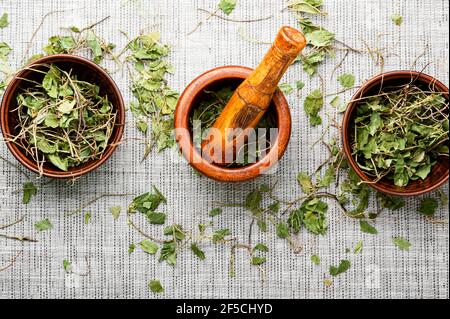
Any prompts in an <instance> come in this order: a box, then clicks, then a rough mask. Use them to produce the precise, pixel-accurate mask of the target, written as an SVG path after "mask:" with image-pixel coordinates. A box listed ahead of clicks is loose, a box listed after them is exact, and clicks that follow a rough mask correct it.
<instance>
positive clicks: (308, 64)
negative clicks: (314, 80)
mask: <svg viewBox="0 0 450 319" xmlns="http://www.w3.org/2000/svg"><path fill="white" fill-rule="evenodd" d="M325 55H326V54H325V52H323V51H320V50H319V51H312V52H309V53H307V54H305V55H301V56H299V58H298V59H299V61H301V63H302V67H303V70H304V71H305V72H306V73H307V74H308V75H309V76H313V75H314V74H315V73H316V72H317V68H318V66H319V65H320V64H321V63H322V62H323V61H324V60H325Z"/></svg>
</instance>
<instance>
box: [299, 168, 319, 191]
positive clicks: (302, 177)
mask: <svg viewBox="0 0 450 319" xmlns="http://www.w3.org/2000/svg"><path fill="white" fill-rule="evenodd" d="M297 181H298V182H299V183H300V187H301V189H302V192H303V193H306V194H311V193H312V192H314V191H315V190H316V188H315V187H314V184H313V183H312V181H311V176H309V175H308V173H304V172H300V173H298V175H297Z"/></svg>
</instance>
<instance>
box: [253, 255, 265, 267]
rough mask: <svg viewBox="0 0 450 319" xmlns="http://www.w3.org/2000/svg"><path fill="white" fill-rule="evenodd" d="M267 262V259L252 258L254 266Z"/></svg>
mask: <svg viewBox="0 0 450 319" xmlns="http://www.w3.org/2000/svg"><path fill="white" fill-rule="evenodd" d="M265 262H266V257H252V265H255V266H259V265H262V264H264V263H265Z"/></svg>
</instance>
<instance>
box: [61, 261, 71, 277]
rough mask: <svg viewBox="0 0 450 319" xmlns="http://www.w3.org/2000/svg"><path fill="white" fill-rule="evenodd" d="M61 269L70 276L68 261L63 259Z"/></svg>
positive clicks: (69, 263)
mask: <svg viewBox="0 0 450 319" xmlns="http://www.w3.org/2000/svg"><path fill="white" fill-rule="evenodd" d="M63 268H64V271H65V272H66V273H67V274H70V273H71V272H72V263H71V262H70V261H68V260H67V259H64V260H63Z"/></svg>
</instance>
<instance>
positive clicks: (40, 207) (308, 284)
mask: <svg viewBox="0 0 450 319" xmlns="http://www.w3.org/2000/svg"><path fill="white" fill-rule="evenodd" d="M217 2H218V1H217V0H190V1H185V0H140V1H139V0H129V1H125V0H124V1H112V0H100V1H93V0H85V1H81V0H80V1H62V0H60V1H57V0H24V1H17V0H3V1H0V15H1V14H2V13H3V12H8V13H9V16H10V26H8V27H7V28H5V29H1V30H0V41H5V42H7V43H9V44H10V45H11V47H12V48H13V49H14V52H13V54H12V56H11V59H10V60H11V62H12V64H13V65H14V66H15V67H17V66H19V64H20V63H19V62H20V60H21V59H22V54H23V52H24V50H25V48H26V46H27V42H28V41H29V39H30V37H31V35H32V33H33V30H34V29H35V28H36V27H37V25H38V24H39V21H40V19H41V17H42V16H43V15H44V14H46V13H47V12H50V11H55V10H64V11H63V12H59V13H54V14H51V15H49V16H48V18H47V19H46V20H45V21H44V24H43V26H42V29H41V30H40V31H39V32H38V33H37V35H36V38H35V41H34V44H33V47H32V49H31V50H30V55H31V54H32V53H38V52H40V50H41V48H42V47H43V46H44V45H45V43H46V42H47V39H48V37H49V36H51V35H55V34H59V33H61V32H63V31H62V30H61V29H60V28H61V27H67V26H71V25H77V26H84V25H88V24H90V23H92V22H95V21H98V20H101V19H102V18H104V17H106V16H111V17H110V19H109V20H107V21H105V22H104V23H102V24H101V25H99V26H98V27H96V30H97V31H98V33H99V34H100V35H102V36H103V37H104V38H106V39H108V40H110V41H111V42H113V43H116V44H117V45H118V46H119V47H121V46H123V45H125V43H126V41H127V40H126V38H125V37H124V36H123V35H122V34H121V33H120V32H119V30H123V31H125V32H127V33H128V34H129V35H130V36H135V35H136V34H138V32H139V31H140V30H142V29H145V30H148V29H151V30H159V31H160V32H161V34H162V41H163V42H164V43H169V44H171V45H172V46H173V53H172V54H171V56H170V61H171V63H172V64H173V65H174V66H175V68H176V72H175V74H174V75H173V76H171V77H170V79H169V82H170V85H171V86H172V87H173V88H174V89H176V90H179V91H180V92H181V91H182V90H183V89H184V87H185V86H186V85H187V84H188V83H189V82H190V81H191V80H192V79H193V78H194V77H196V76H197V75H199V74H200V73H202V72H204V71H206V70H208V69H211V68H214V67H217V66H221V65H230V64H233V65H244V66H250V67H254V66H255V65H256V64H257V63H258V61H259V60H260V59H261V57H262V56H263V54H264V53H265V50H266V49H267V46H265V45H259V44H255V43H251V42H249V41H247V40H245V39H243V38H242V37H241V36H240V35H239V33H238V30H239V32H241V33H246V34H249V35H250V36H251V37H254V38H256V39H258V40H261V41H266V42H267V41H271V40H272V39H273V37H274V36H275V34H276V32H277V30H278V29H279V27H280V26H282V25H292V26H295V25H296V22H295V19H294V18H293V17H292V16H291V14H290V13H288V12H287V11H282V9H283V3H284V1H282V0H238V6H237V8H236V10H235V11H234V12H233V14H232V16H231V17H232V18H234V19H250V18H259V17H264V16H271V15H273V18H272V19H270V20H267V21H262V22H257V23H247V24H242V23H241V24H240V23H233V22H227V21H223V20H220V19H217V18H214V17H213V18H211V19H209V20H208V21H207V22H205V23H204V25H203V26H202V27H201V28H199V30H197V32H196V33H194V34H192V35H191V36H189V37H187V36H186V34H187V33H189V32H190V31H191V30H192V29H193V28H194V27H195V25H196V23H197V22H198V21H200V20H202V19H204V18H205V17H206V15H205V14H204V13H201V12H198V11H197V10H196V8H205V9H209V10H214V8H215V6H216V5H217ZM324 10H325V11H327V12H329V15H328V16H327V17H314V18H313V19H314V20H315V21H318V23H321V24H322V25H324V26H325V27H326V28H327V29H329V30H332V31H333V32H335V33H336V34H337V38H338V39H339V40H340V41H343V42H345V43H346V44H348V45H350V46H352V47H356V48H363V44H362V40H365V41H366V42H367V43H368V44H369V45H371V46H375V45H376V42H377V36H378V35H379V34H384V35H383V36H380V39H381V40H380V41H381V43H380V44H379V46H380V47H384V46H388V47H390V49H388V50H387V53H388V57H387V60H386V67H385V69H386V70H394V69H409V68H411V65H412V63H413V61H414V59H415V57H416V56H418V55H419V54H420V53H421V52H422V51H423V49H424V47H425V45H426V44H429V49H428V50H427V51H426V54H425V56H424V57H422V58H420V59H419V60H418V62H417V65H416V66H415V69H418V70H421V69H422V68H423V67H424V66H425V65H426V64H427V62H432V64H431V65H430V66H429V67H428V68H427V69H426V73H428V74H431V75H433V76H436V77H437V78H439V79H440V80H441V81H443V82H444V83H445V84H447V85H448V83H449V73H448V67H449V60H448V59H449V27H448V25H449V3H448V1H447V0H403V1H401V0H393V1H391V0H386V1H383V0H369V1H359V0H326V1H325V6H324ZM397 12H398V13H400V14H401V15H403V16H404V22H403V24H402V26H401V27H398V26H395V25H394V24H393V23H392V21H391V20H390V16H391V15H392V14H393V13H397ZM342 56H343V53H342V52H337V56H336V58H334V59H328V60H327V63H326V64H324V65H323V66H321V67H320V68H319V73H320V74H322V75H323V76H324V78H325V79H326V81H325V83H326V92H329V93H330V92H335V91H336V90H339V86H338V84H337V81H336V76H335V77H334V78H333V79H331V80H330V75H331V73H332V70H333V68H334V67H335V65H336V64H337V63H338V62H339V60H340V59H341V58H342ZM344 70H345V72H348V73H353V74H355V75H356V78H357V81H358V83H360V82H362V81H364V80H366V79H368V78H369V77H371V76H373V75H375V74H376V73H377V72H378V71H379V69H378V67H377V66H375V65H374V63H373V62H372V61H371V60H370V57H369V56H368V55H367V54H361V55H358V54H353V53H351V54H350V55H349V56H348V58H347V59H346V60H345V62H344V63H343V65H342V67H341V68H340V69H338V70H337V72H336V73H337V75H339V74H340V73H343V72H344ZM113 77H114V79H115V80H116V81H117V83H118V85H119V87H120V88H121V90H122V93H123V95H124V98H125V100H126V102H127V103H128V102H130V101H131V100H132V97H131V94H130V90H129V82H128V81H129V79H128V78H127V77H126V76H122V75H121V74H114V75H113ZM296 80H302V81H304V82H305V83H306V87H305V88H304V89H303V91H302V92H303V93H302V94H303V97H302V98H298V97H297V96H296V95H295V94H292V95H290V96H289V97H288V100H289V102H290V106H291V110H292V116H293V132H292V137H291V142H290V144H289V148H288V151H287V153H286V155H285V156H284V158H283V159H282V161H281V163H280V165H279V167H278V170H277V172H276V173H275V174H273V175H269V176H264V177H261V178H259V179H257V180H256V181H252V182H247V183H242V184H233V185H230V184H220V183H217V182H213V181H211V180H208V179H206V178H204V177H203V178H200V177H198V176H197V175H195V174H194V173H193V172H192V170H191V169H190V168H189V167H188V165H187V164H186V163H185V161H184V160H181V161H177V160H172V159H171V155H170V153H169V152H166V153H163V154H152V155H151V157H150V158H149V159H148V160H146V161H145V162H143V163H141V162H140V157H141V154H142V146H141V145H140V144H138V143H136V142H133V141H128V142H126V143H125V144H124V145H122V146H121V147H120V148H119V149H118V150H117V152H116V153H115V154H114V156H113V157H112V159H111V160H109V161H108V162H107V164H106V165H104V166H103V167H101V168H100V169H98V170H97V171H95V172H93V173H91V174H89V175H88V176H86V177H83V178H81V179H79V180H77V181H76V182H75V183H74V184H73V185H72V184H67V183H65V182H61V181H59V182H53V183H51V184H48V185H46V186H45V187H44V189H42V190H39V192H38V195H37V196H36V197H35V198H33V199H32V201H31V203H30V204H29V205H23V204H21V196H20V194H18V193H15V192H14V191H15V190H17V189H20V188H21V186H22V184H23V182H24V179H23V177H22V176H21V175H20V174H19V173H18V172H17V170H16V169H15V168H12V167H11V166H9V165H7V164H6V163H4V162H3V161H0V224H6V223H8V222H11V221H13V220H15V219H17V218H18V217H20V216H24V217H25V220H24V222H23V223H21V224H18V225H16V226H14V227H11V228H9V229H7V230H5V231H4V232H7V233H11V234H26V235H31V236H33V237H35V238H37V239H38V240H39V242H38V243H25V244H21V243H19V242H16V241H11V240H5V239H3V238H0V268H1V267H2V266H3V265H6V264H7V263H8V261H9V260H10V259H11V257H12V256H13V255H14V254H15V253H16V252H17V251H19V250H21V249H23V254H22V255H21V256H19V258H18V259H17V261H16V263H15V265H14V266H13V267H11V268H10V269H8V270H7V271H4V272H1V273H0V297H1V298H50V297H52V298H219V297H222V298H358V297H366V298H414V297H418V298H448V297H449V281H448V273H449V268H448V267H449V266H448V265H449V231H448V225H434V224H431V223H429V222H426V221H425V220H424V218H423V217H422V216H420V215H419V214H418V213H417V207H418V205H419V202H420V198H410V199H408V200H407V205H406V207H405V208H404V209H402V210H401V211H398V212H396V213H395V214H391V213H389V212H387V213H384V214H383V215H382V216H381V217H380V218H379V219H377V221H376V227H377V229H378V231H379V235H378V236H373V235H367V234H363V233H361V232H360V230H359V225H358V223H357V222H356V221H354V220H351V219H348V218H345V217H343V216H342V214H341V213H340V211H339V210H338V209H337V208H336V207H335V206H334V205H333V204H332V203H330V210H329V219H330V229H329V231H328V234H327V235H326V236H322V237H316V236H313V235H310V234H308V233H306V232H305V231H302V233H301V235H300V240H301V242H302V244H303V245H304V251H303V252H302V253H301V254H300V255H294V254H293V253H292V251H291V250H290V248H289V245H288V244H287V243H286V241H285V240H281V239H278V238H276V235H275V232H274V231H273V229H271V230H270V231H269V232H268V233H267V234H264V235H262V234H260V233H259V231H257V230H256V229H255V230H254V232H253V241H254V242H259V241H261V242H264V243H266V244H267V245H268V246H269V248H270V252H269V253H268V254H267V259H268V261H267V263H266V264H265V265H264V268H265V270H266V277H267V278H266V281H265V282H264V283H261V281H260V276H259V272H258V270H257V269H256V268H255V267H252V266H250V265H249V262H248V256H247V255H246V253H245V252H244V251H238V253H237V256H236V277H235V278H230V276H229V274H228V260H229V255H230V251H229V247H226V248H225V247H224V246H223V245H218V246H213V245H207V246H206V247H205V251H206V255H207V259H206V260H205V261H200V260H198V258H196V257H195V256H193V255H192V254H191V253H190V252H189V251H186V252H183V253H181V254H180V255H179V257H178V263H177V265H176V267H175V268H173V267H171V266H168V265H167V264H165V263H158V261H157V260H156V257H155V256H150V255H147V254H144V253H143V252H142V251H140V250H139V249H137V251H136V252H135V253H134V254H132V255H131V256H129V255H128V252H127V251H128V245H129V244H130V243H133V242H134V243H138V242H139V241H140V240H142V237H141V236H140V235H139V234H138V233H136V232H135V231H133V230H132V229H131V228H130V227H129V226H128V225H127V223H126V219H125V216H124V214H122V216H121V217H120V218H119V220H117V221H114V220H113V219H112V217H111V214H110V213H109V211H108V209H109V207H111V206H114V205H121V206H123V207H126V205H127V203H128V202H129V201H130V200H131V199H130V198H128V199H126V198H113V199H102V200H100V201H98V202H96V203H94V204H93V205H91V206H90V207H89V208H88V209H86V211H89V212H91V214H92V218H91V221H90V223H89V224H88V225H85V224H84V220H83V215H76V216H71V217H65V216H64V213H65V212H67V211H70V210H73V209H76V208H78V207H79V205H80V204H81V203H82V202H86V201H87V200H89V199H91V198H93V197H95V196H98V195H101V194H104V193H124V192H126V193H135V194H139V193H142V192H144V191H148V190H150V188H151V185H156V186H158V187H159V188H160V189H161V191H162V192H163V193H164V194H166V195H167V198H168V205H167V206H164V207H162V209H161V210H162V211H165V212H167V214H168V221H167V223H172V222H176V223H178V224H181V225H183V226H184V227H185V228H186V229H195V228H196V225H197V224H198V223H199V222H202V221H203V222H205V221H208V220H210V217H208V215H207V213H208V211H209V210H210V209H211V208H213V207H214V202H235V201H242V200H243V198H244V196H245V195H246V194H247V193H248V191H249V190H251V189H253V188H255V187H257V186H258V185H260V184H262V183H274V182H275V181H276V180H278V186H277V191H276V193H277V194H278V196H280V197H282V198H285V199H292V198H295V197H296V196H298V195H299V194H300V190H299V187H298V185H297V182H296V175H297V173H298V172H299V171H313V170H314V169H315V168H316V167H317V166H318V165H319V164H320V163H321V162H322V161H323V160H324V159H325V156H326V152H325V151H324V149H323V148H322V146H321V145H320V144H319V145H316V146H314V147H313V146H312V145H313V142H314V141H315V140H317V139H318V138H319V136H320V134H321V128H322V127H324V126H321V127H319V128H311V127H310V126H309V124H308V120H307V119H306V117H305V115H304V113H303V111H302V108H303V107H302V101H303V98H304V95H305V94H306V93H307V92H310V91H311V90H312V89H315V88H317V87H318V86H319V85H320V82H319V78H318V77H314V78H313V79H309V77H308V76H307V75H306V74H305V73H304V72H303V71H302V70H301V67H300V66H293V67H291V68H290V69H289V70H288V72H287V75H286V76H285V79H284V80H283V81H284V82H290V83H293V82H294V81H296ZM350 96H351V92H348V94H347V95H346V96H345V98H347V99H348V98H349V97H350ZM327 108H328V107H327ZM128 124H129V125H128V126H127V128H126V131H125V136H126V137H133V136H139V135H138V134H139V133H138V132H137V131H135V129H134V128H133V125H132V120H131V115H130V116H129V117H128ZM330 136H331V135H330ZM0 155H1V156H3V157H6V158H8V159H9V160H11V161H15V159H14V158H13V157H12V155H11V154H10V153H9V151H8V150H7V148H6V146H5V145H4V144H3V143H2V144H1V146H0ZM41 182H45V180H44V181H37V183H38V184H40V183H41ZM444 191H446V192H448V186H445V187H444ZM371 209H375V208H374V207H371ZM448 212H449V211H448V206H446V207H444V208H441V209H440V212H439V214H438V216H437V217H438V218H441V219H448ZM136 217H137V216H136ZM44 218H49V219H50V220H51V221H52V223H53V224H54V229H53V230H51V231H45V232H42V233H37V232H36V231H35V229H34V226H33V225H34V223H35V222H36V221H39V220H42V219H44ZM250 220H251V218H250V216H249V214H248V213H247V212H244V211H243V210H242V209H239V208H227V209H224V213H223V214H222V215H221V216H218V217H215V218H214V219H213V222H214V227H215V228H229V229H230V230H231V232H232V233H233V234H234V235H235V236H237V237H238V238H239V239H241V241H245V240H246V238H247V236H248V228H249V224H250ZM141 227H143V228H144V229H145V230H146V231H147V232H149V233H152V234H154V235H155V236H161V229H162V227H160V226H150V225H147V224H146V222H145V221H144V220H142V224H141ZM393 236H402V237H404V238H406V239H408V240H409V241H410V242H411V243H412V248H411V251H409V252H404V251H401V250H399V249H398V248H396V247H394V246H393V244H392V242H391V237H393ZM359 240H363V241H364V248H363V252H362V254H360V255H352V254H346V253H345V249H346V248H353V247H354V246H355V244H356V243H357V242H358V241H359ZM313 253H317V254H319V255H320V256H321V259H322V266H313V265H312V263H311V262H310V260H309V259H310V256H311V254H313ZM86 257H87V258H88V260H89V264H90V268H91V273H90V274H89V275H88V276H86V277H80V276H77V275H67V274H65V272H64V270H63V267H62V261H63V260H64V259H68V260H71V261H72V262H73V264H74V268H75V269H76V270H78V271H80V272H83V271H84V270H85V268H86V263H85V258H86ZM344 258H348V259H350V260H351V261H352V268H351V269H350V270H349V271H348V272H347V273H346V274H344V275H341V276H340V277H338V278H337V279H335V280H334V283H333V285H332V286H331V287H326V286H325V285H324V283H323V280H324V278H328V275H327V273H328V266H329V265H337V264H338V263H339V261H340V260H341V259H344ZM154 278H158V279H160V280H161V282H162V284H163V285H164V287H165V293H164V294H161V295H156V296H155V295H154V294H152V293H151V292H150V291H149V289H148V287H147V283H148V281H149V280H151V279H154Z"/></svg>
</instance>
